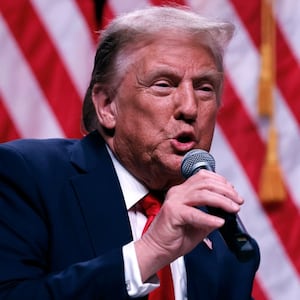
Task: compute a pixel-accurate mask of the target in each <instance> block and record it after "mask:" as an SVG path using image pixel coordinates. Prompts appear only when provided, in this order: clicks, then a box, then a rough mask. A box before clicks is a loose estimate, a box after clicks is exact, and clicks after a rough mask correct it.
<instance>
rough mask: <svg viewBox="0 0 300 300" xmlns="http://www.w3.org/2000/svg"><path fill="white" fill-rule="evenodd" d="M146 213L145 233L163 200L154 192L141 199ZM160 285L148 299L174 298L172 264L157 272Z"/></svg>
mask: <svg viewBox="0 0 300 300" xmlns="http://www.w3.org/2000/svg"><path fill="white" fill-rule="evenodd" d="M141 205H142V208H143V209H144V213H145V215H146V216H147V217H148V220H147V223H146V225H145V227H144V230H143V233H144V232H145V231H146V230H147V229H148V227H149V226H150V224H151V223H152V221H153V219H154V217H155V216H156V215H157V213H158V212H159V210H160V207H161V202H160V201H159V200H158V198H156V197H155V196H154V195H153V194H148V195H146V197H145V198H144V199H143V200H142V201H141ZM157 275H158V277H159V281H160V286H159V287H158V288H157V289H155V290H154V291H152V292H151V293H150V294H149V295H148V300H174V299H175V296H174V288H173V280H172V274H171V269H170V265H167V266H165V267H164V268H162V269H161V270H159V271H158V273H157Z"/></svg>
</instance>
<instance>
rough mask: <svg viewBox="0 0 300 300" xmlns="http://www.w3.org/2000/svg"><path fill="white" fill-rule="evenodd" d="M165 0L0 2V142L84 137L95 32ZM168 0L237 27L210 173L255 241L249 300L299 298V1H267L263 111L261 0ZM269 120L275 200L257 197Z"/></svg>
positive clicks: (228, 54) (287, 299)
mask: <svg viewBox="0 0 300 300" xmlns="http://www.w3.org/2000/svg"><path fill="white" fill-rule="evenodd" d="M264 1H268V0H264ZM164 2H165V1H159V0H152V1H151V0H107V1H92V0H0V142H4V141H8V140H12V139H16V138H47V137H81V136H82V133H81V131H80V114H81V104H82V100H83V97H84V93H85V90H86V88H87V85H88V82H89V78H90V73H91V68H92V63H93V56H94V52H95V47H96V42H97V36H98V33H97V30H99V29H100V28H102V27H103V26H105V25H106V24H107V23H108V22H109V21H110V20H111V19H112V18H113V17H114V16H116V15H118V14H120V13H124V12H127V11H131V10H133V9H136V8H143V7H147V6H150V5H162V4H164ZM168 2H169V3H170V2H173V3H177V4H183V5H186V6H189V7H191V8H192V9H193V10H195V11H196V12H199V13H200V14H203V15H206V16H212V17H214V18H219V19H222V20H229V21H231V22H232V23H234V24H235V25H236V33H235V37H234V39H233V40H232V42H231V44H230V45H229V47H228V51H227V54H226V56H225V71H226V83H225V87H224V97H223V103H224V105H223V107H222V109H221V111H220V115H219V119H218V124H217V128H216V132H215V139H214V143H213V147H212V154H213V155H214V156H215V159H216V163H217V166H216V170H217V172H219V173H220V174H223V175H224V176H226V177H227V178H228V179H229V180H230V181H231V182H232V183H233V184H234V185H235V187H236V189H237V190H238V191H239V192H240V194H241V195H242V196H243V198H244V199H245V201H246V204H245V205H244V206H243V208H242V211H241V212H240V217H241V218H242V220H243V222H244V224H245V225H246V227H247V229H248V231H249V232H250V233H251V234H252V235H253V236H254V237H255V238H256V239H257V241H258V243H259V245H260V249H261V255H262V257H261V265H260V268H259V270H258V273H257V276H256V279H255V284H254V296H255V299H258V300H263V299H271V300H299V299H300V218H299V215H300V128H299V127H300V65H299V61H300V30H299V28H300V1H299V0H273V1H272V0H269V2H270V3H269V5H270V7H271V2H272V4H273V8H271V11H273V15H274V17H275V25H274V28H275V44H274V49H275V50H274V49H273V50H274V53H275V55H274V66H275V70H274V74H275V80H274V86H273V95H274V97H273V102H272V105H273V106H272V107H273V112H272V117H270V116H269V117H267V118H266V117H262V116H261V115H260V114H259V112H258V106H259V105H258V102H259V85H260V82H261V81H260V80H261V79H260V78H261V69H262V68H261V67H262V65H263V59H262V57H263V56H262V52H261V45H262V41H263V35H264V33H263V31H262V28H263V23H264V19H266V17H263V18H261V15H262V13H261V12H262V0H251V1H242V0H209V1H208V0H182V1H168ZM153 25H154V26H155V24H153ZM267 57H268V55H267ZM264 100H266V99H263V100H262V101H264ZM260 101H261V100H260ZM298 101H299V103H298ZM270 124H271V125H270ZM270 126H273V128H274V129H275V131H276V134H277V143H275V145H273V150H274V148H275V149H276V151H275V152H276V155H277V159H278V165H279V168H280V172H281V176H282V180H283V187H284V191H285V195H284V197H281V199H280V200H278V199H277V201H276V202H275V200H274V201H273V200H272V197H271V199H269V202H264V201H262V197H260V196H259V195H260V193H259V190H260V182H261V174H262V168H263V164H264V162H265V160H266V153H267V149H268V147H269V146H270V138H269V137H268V131H269V128H270ZM271 183H272V182H271ZM271 183H270V182H269V184H271ZM273 183H275V185H277V184H276V182H275V180H274V181H273ZM271 188H272V189H273V190H276V188H277V187H276V186H273V187H271ZM199 280H201V278H199ZM236 284H237V285H238V284H239V283H238V282H237V283H236Z"/></svg>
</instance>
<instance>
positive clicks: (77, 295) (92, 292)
mask: <svg viewBox="0 0 300 300" xmlns="http://www.w3.org/2000/svg"><path fill="white" fill-rule="evenodd" d="M33 176H35V175H34V174H33V173H32V172H31V171H30V168H29V166H28V164H27V163H26V160H25V159H24V157H23V156H21V155H20V154H18V153H17V152H16V151H15V150H14V149H13V148H12V147H10V146H5V145H2V146H0V299H7V300H9V299H11V300H13V299H43V300H47V299H60V300H64V299H73V300H74V299H82V300H84V299H128V295H127V291H126V286H125V278H124V264H123V256H122V249H121V248H120V249H115V250H113V251H109V252H108V253H106V254H104V255H102V256H100V257H96V258H93V259H91V260H88V261H83V262H78V263H75V264H72V265H70V266H68V267H67V268H65V269H64V270H61V271H59V272H51V270H50V267H49V259H50V258H49V255H47V254H48V249H49V248H50V247H51V240H50V238H49V236H50V233H49V224H48V222H47V221H48V220H47V214H46V212H45V210H44V209H43V203H42V201H40V199H39V197H40V194H39V190H38V188H37V186H36V184H35V178H33Z"/></svg>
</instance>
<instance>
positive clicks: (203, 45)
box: [0, 7, 259, 300]
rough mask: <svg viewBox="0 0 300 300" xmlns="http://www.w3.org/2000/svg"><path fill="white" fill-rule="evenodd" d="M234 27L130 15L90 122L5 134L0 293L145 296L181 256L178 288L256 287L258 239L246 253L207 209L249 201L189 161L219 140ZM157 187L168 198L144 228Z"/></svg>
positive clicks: (236, 294) (188, 293) (220, 295)
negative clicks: (61, 135) (189, 167)
mask: <svg viewBox="0 0 300 300" xmlns="http://www.w3.org/2000/svg"><path fill="white" fill-rule="evenodd" d="M232 32H233V28H232V25H231V24H228V23H217V22H213V21H209V20H206V19H203V18H201V17H199V16H198V15H196V14H194V13H191V12H188V11H185V10H181V9H179V8H169V7H164V8H162V7H160V8H159V7H153V8H149V9H146V10H141V11H136V12H132V13H129V14H127V15H124V16H121V17H119V18H117V19H116V20H114V21H113V22H112V23H111V24H110V25H109V27H108V28H107V29H106V31H104V32H103V33H102V34H101V40H100V43H99V47H98V49H97V53H96V57H95V65H94V70H93V73H92V78H91V83H90V86H89V88H88V91H87V94H86V97H85V102H84V106H83V125H84V128H85V130H86V131H87V132H89V133H88V134H87V135H86V136H85V137H84V138H83V139H82V140H71V139H50V140H21V141H14V142H10V143H7V144H3V145H1V147H0V179H1V181H0V265H1V268H0V298H1V299H129V298H141V297H144V296H146V295H148V294H149V293H150V292H152V291H155V290H157V289H159V287H158V286H159V279H158V277H157V276H156V274H157V273H158V272H159V271H160V270H161V269H163V268H164V267H165V266H168V265H169V264H171V271H172V278H173V287H172V290H173V292H174V297H175V299H176V300H178V299H189V300H192V299H197V300H199V299H222V300H223V299H230V300H234V299H236V300H241V299H251V289H252V283H253V278H254V275H255V272H256V270H257V268H258V264H259V252H258V248H257V246H256V243H255V242H254V241H252V243H253V246H254V247H255V250H256V255H255V257H254V258H253V259H251V260H249V261H247V262H240V261H239V260H238V259H237V258H236V257H235V256H234V254H233V253H231V251H230V250H229V249H228V247H227V245H226V244H225V242H224V241H223V239H222V237H221V235H220V233H219V231H218V230H217V229H219V228H220V227H221V226H222V225H223V224H224V220H223V219H222V218H220V217H217V216H213V215H211V214H208V213H206V211H205V209H198V208H196V207H205V206H211V207H218V208H221V209H222V210H224V211H226V212H229V213H237V212H238V211H239V209H240V206H241V205H242V203H243V200H242V199H241V198H240V196H239V195H238V193H237V192H236V191H235V189H234V188H233V186H232V185H231V184H230V183H229V182H228V181H227V180H226V179H225V178H223V177H222V176H220V175H218V174H216V173H213V172H210V171H207V170H201V171H200V172H198V173H197V174H195V175H194V176H192V177H190V178H189V179H187V180H184V179H183V177H182V175H181V172H180V166H181V162H182V158H183V156H184V154H186V153H187V152H188V151H189V150H191V149H203V150H206V151H209V149H210V146H211V142H212V137H213V132H214V127H215V122H216V117H217V112H218V109H219V106H220V97H221V88H222V81H223V67H222V55H223V50H224V47H225V46H226V44H227V42H228V41H229V40H230V38H231V36H232ZM149 191H154V192H155V193H156V194H158V193H160V194H163V195H164V199H163V200H160V201H161V202H163V204H162V206H161V209H160V211H159V213H158V215H157V216H156V217H155V219H154V221H153V223H152V224H151V225H150V227H149V229H148V230H147V231H146V232H145V233H144V234H143V235H142V231H143V228H144V225H145V223H146V216H145V215H144V211H143V209H142V201H143V200H141V199H143V198H145V196H146V194H148V193H149ZM161 285H162V289H163V288H165V286H164V284H163V283H161Z"/></svg>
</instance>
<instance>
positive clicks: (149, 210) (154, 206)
mask: <svg viewBox="0 0 300 300" xmlns="http://www.w3.org/2000/svg"><path fill="white" fill-rule="evenodd" d="M141 206H142V208H143V210H144V213H145V215H146V216H147V217H150V216H156V215H157V214H158V212H159V210H160V207H161V202H160V200H159V198H158V197H157V196H156V195H154V194H153V193H149V194H147V195H146V196H145V197H144V198H143V199H142V201H141Z"/></svg>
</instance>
